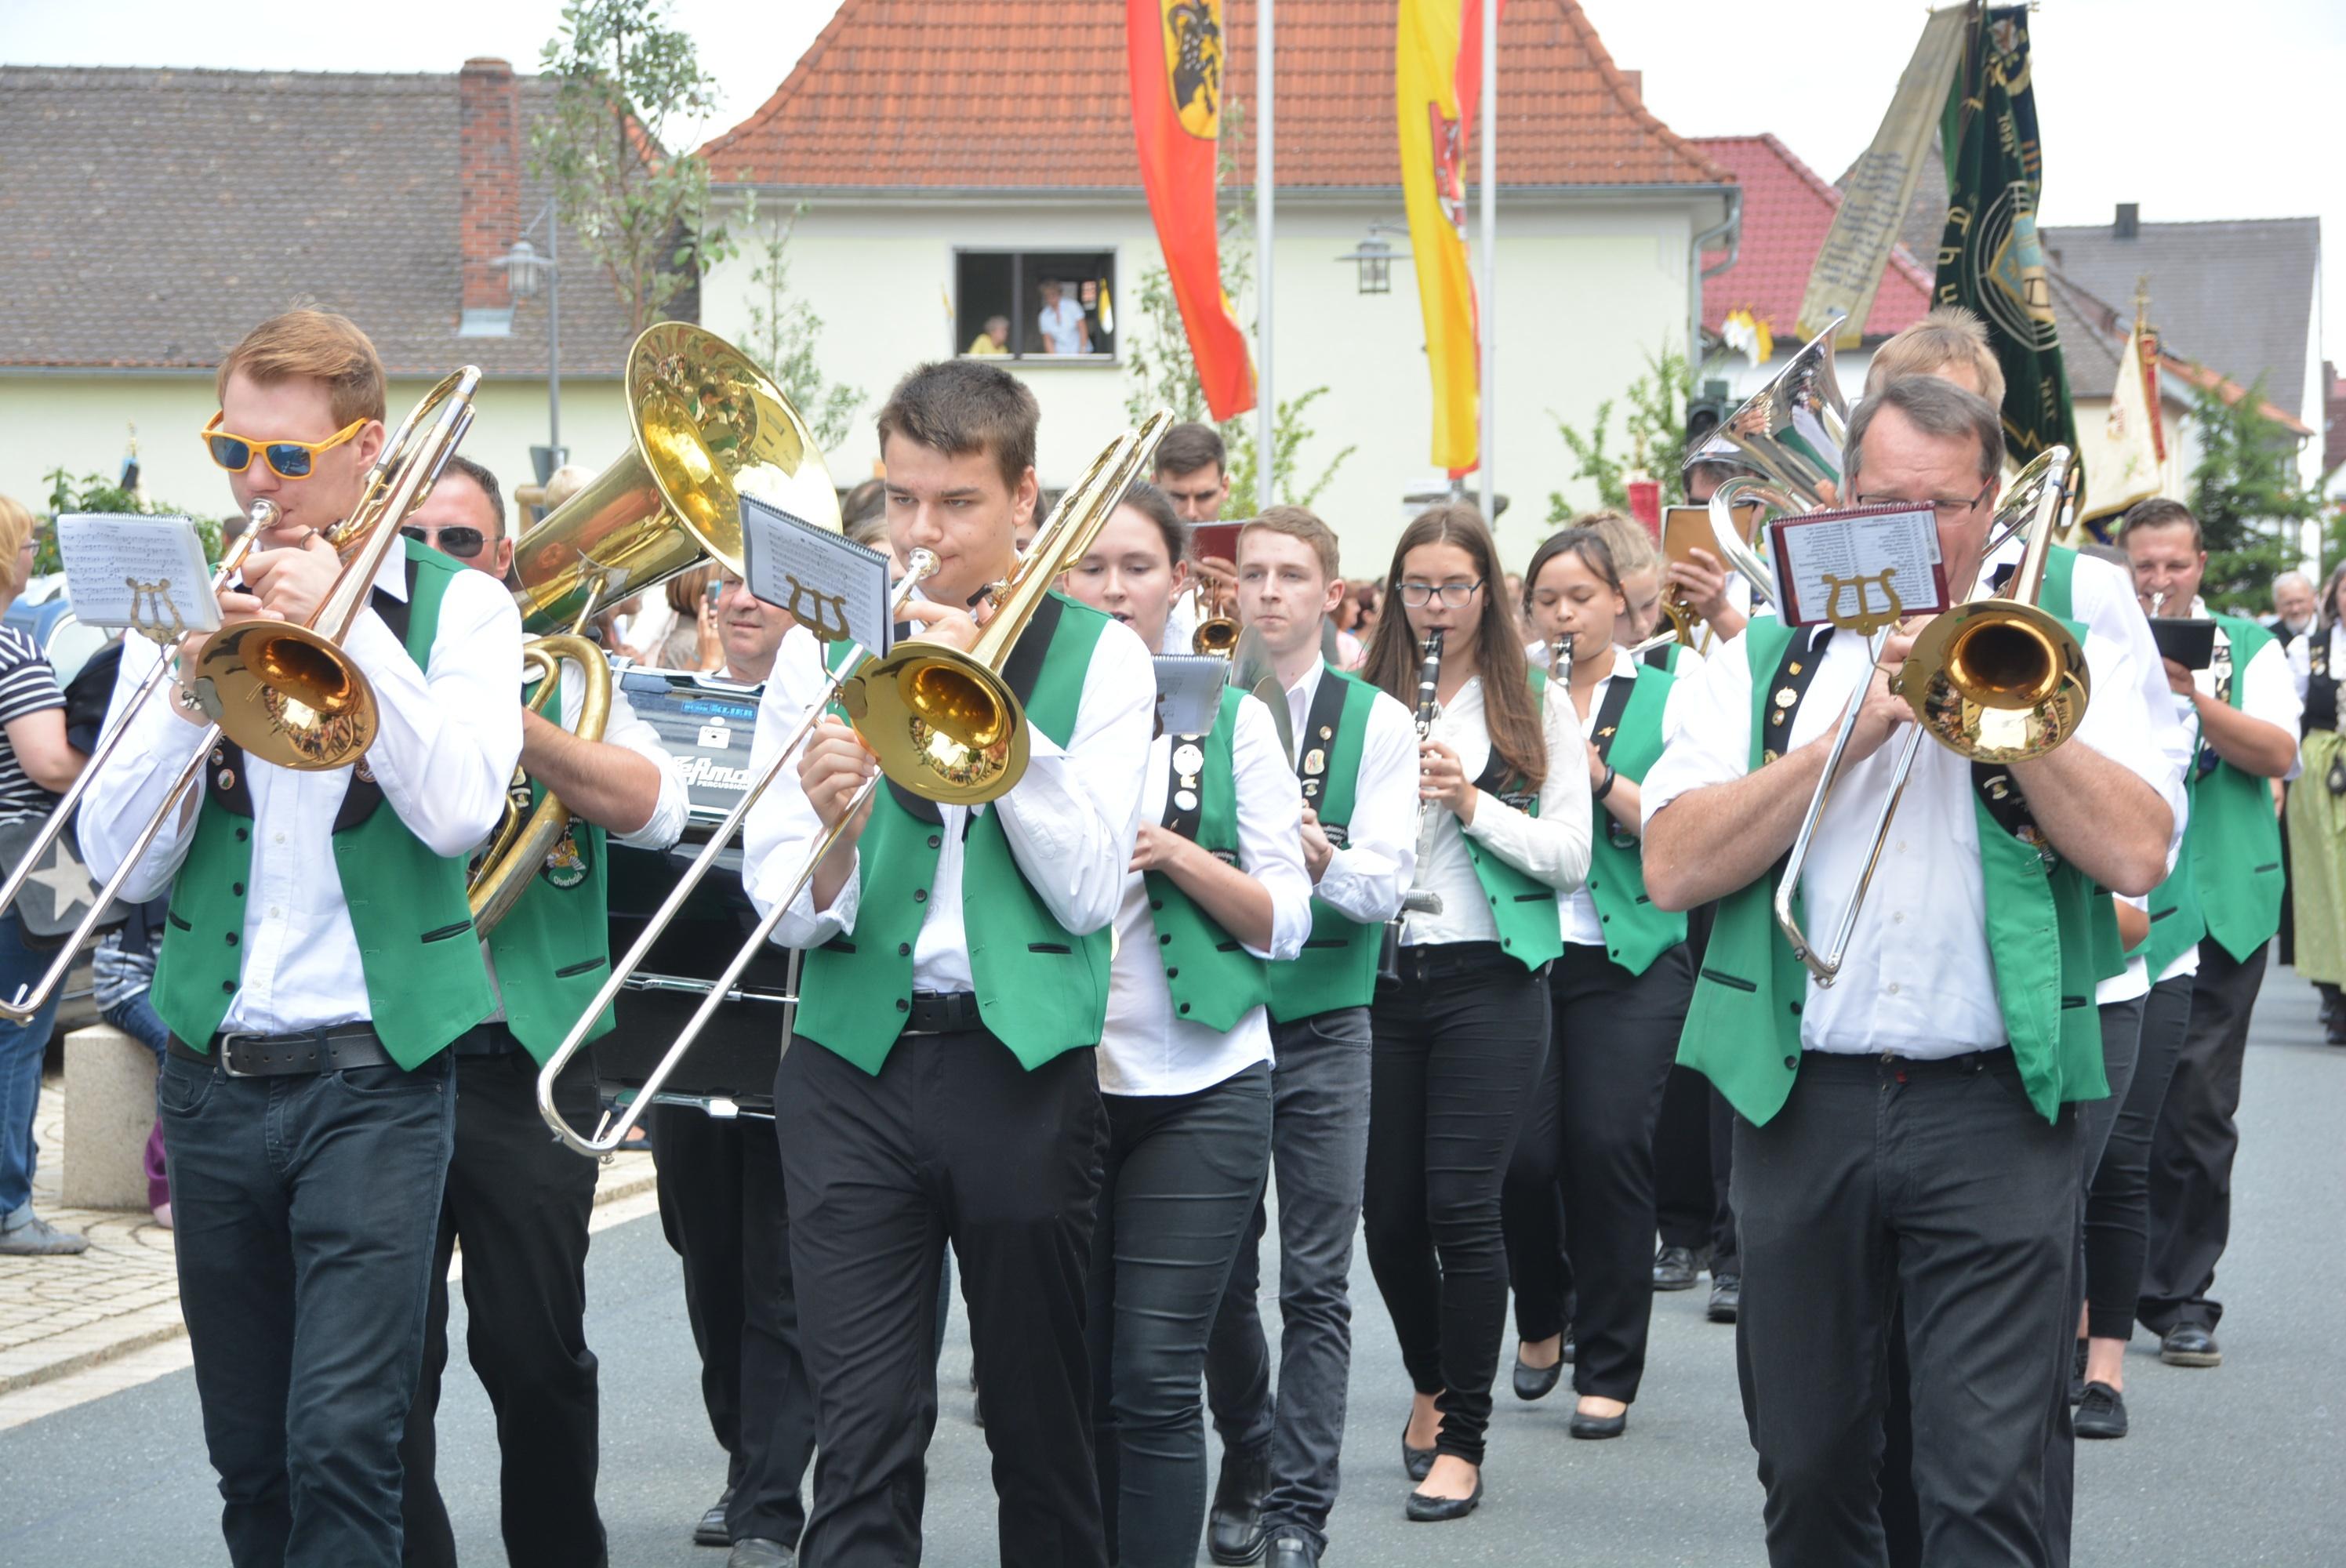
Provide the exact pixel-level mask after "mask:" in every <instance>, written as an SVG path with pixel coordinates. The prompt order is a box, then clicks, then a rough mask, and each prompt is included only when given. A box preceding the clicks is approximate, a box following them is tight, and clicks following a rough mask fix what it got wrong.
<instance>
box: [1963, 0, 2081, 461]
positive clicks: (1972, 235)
mask: <svg viewBox="0 0 2346 1568" xmlns="http://www.w3.org/2000/svg"><path fill="white" fill-rule="evenodd" d="M1973 15H1974V18H1975V20H1974V23H1973V25H1972V29H1971V36H1970V39H1969V42H1968V44H1967V45H1966V46H1965V49H1964V65H1963V69H1962V70H1961V72H1960V73H1958V75H1957V76H1956V77H1955V83H1954V87H1953V90H1952V91H1951V92H1950V93H1949V94H1948V97H1947V108H1946V115H1945V117H1944V120H1943V124H1942V145H1943V147H1944V148H1945V149H1946V153H1947V227H1946V231H1945V232H1944V234H1943V235H1942V236H1941V238H1940V241H1939V277H1938V300H1939V303H1941V304H1943V305H1963V306H1965V307H1968V308H1969V309H1971V310H1973V311H1977V312H1978V313H1979V315H1980V316H1981V318H1982V319H1983V320H1984V321H1986V322H1987V328H1988V336H1989V339H1990V341H1993V342H1994V345H1995V355H1996V359H1997V361H1999V362H2000V363H2001V364H2002V365H2003V366H2004V441H2005V443H2006V445H2007V446H2008V447H2009V449H2010V451H2011V453H2012V460H2013V462H2014V463H2026V462H2027V461H2028V460H2029V459H2031V458H2033V457H2035V455H2036V454H2037V453H2041V452H2043V451H2044V450H2045V448H2046V447H2048V446H2051V445H2054V444H2055V443H2058V444H2060V445H2063V446H2066V447H2068V448H2069V449H2070V450H2071V451H2072V452H2075V451H2076V446H2077V421H2076V412H2075V411H2074V410H2072V409H2071V407H2070V404H2069V375H2068V372H2067V371H2066V370H2064V369H2063V368H2062V364H2061V335H2060V331H2059V330H2058V329H2057V328H2055V325H2054V323H2053V294H2052V289H2051V286H2050V285H2049V284H2048V283H2047V282H2046V281H2045V250H2044V247H2043V246H2042V244H2040V243H2039V241H2038V239H2037V236H2036V203H2037V198H2038V195H2039V194H2040V192H2041V191H2042V190H2043V188H2044V176H2045V151H2044V148H2043V145H2042V144H2041V143H2039V142H2038V140H2037V139H2036V94H2035V85H2034V83H2033V82H2032V80H2031V77H2030V72H2029V61H2028V8H2027V7H2026V6H2025V5H1998V6H1993V7H1986V8H1983V9H1981V10H1978V11H1975V12H1974V14H1973ZM2081 483H2082V480H2081ZM2083 499H2084V498H2083V495H2082V494H2080V496H2079V502H2080V504H2081V505H2082V504H2083Z"/></svg>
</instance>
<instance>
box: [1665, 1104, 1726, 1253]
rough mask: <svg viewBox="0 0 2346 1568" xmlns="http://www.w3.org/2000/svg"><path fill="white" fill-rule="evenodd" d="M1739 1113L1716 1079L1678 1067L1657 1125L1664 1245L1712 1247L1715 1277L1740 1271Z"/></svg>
mask: <svg viewBox="0 0 2346 1568" xmlns="http://www.w3.org/2000/svg"><path fill="white" fill-rule="evenodd" d="M1734 1138H1735V1113H1734V1112H1733V1111H1732V1110H1731V1109H1730V1108H1729V1106H1728V1104H1727V1100H1726V1098H1725V1097H1724V1096H1723V1095H1720V1094H1719V1091H1718V1090H1716V1089H1714V1088H1712V1087H1711V1086H1710V1080H1709V1079H1708V1078H1706V1077H1704V1076H1703V1075H1702V1074H1699V1073H1698V1072H1696V1071H1695V1070H1694V1069H1693V1068H1691V1067H1678V1066H1673V1067H1671V1069H1670V1077H1669V1082H1668V1084H1665V1085H1664V1086H1663V1089H1662V1114H1661V1115H1660V1116H1659V1117H1658V1119H1657V1120H1656V1122H1655V1124H1654V1218H1655V1221H1656V1228H1657V1229H1658V1230H1659V1231H1660V1233H1661V1237H1662V1245H1663V1246H1665V1247H1686V1248H1688V1250H1690V1251H1696V1252H1699V1251H1700V1250H1701V1249H1702V1248H1704V1247H1709V1248H1710V1271H1711V1273H1712V1275H1713V1276H1714V1277H1716V1276H1718V1275H1721V1274H1732V1273H1734V1272H1735V1206H1734V1205H1733V1204H1731V1203H1729V1201H1728V1197H1727V1186H1728V1176H1729V1172H1730V1171H1732V1170H1733V1169H1734V1155H1733V1147H1734Z"/></svg>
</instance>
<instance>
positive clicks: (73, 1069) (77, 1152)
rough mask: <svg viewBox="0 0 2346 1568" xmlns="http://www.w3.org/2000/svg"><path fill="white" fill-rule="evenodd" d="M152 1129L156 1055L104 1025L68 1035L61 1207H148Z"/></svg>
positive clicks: (93, 1026) (134, 1040)
mask: <svg viewBox="0 0 2346 1568" xmlns="http://www.w3.org/2000/svg"><path fill="white" fill-rule="evenodd" d="M154 1125H155V1054H154V1053H153V1052H152V1051H149V1050H148V1049H147V1047H146V1045H145V1044H142V1043H141V1042H140V1041H139V1040H138V1038H137V1037H136V1036H134V1035H129V1034H126V1033H123V1032H122V1031H121V1030H119V1029H116V1028H114V1027H112V1026H111V1025H108V1024H104V1023H93V1024H91V1025H90V1026H89V1027H87V1028H86V1029H76V1030H75V1031H74V1032H73V1033H70V1034H68V1035H66V1126H65V1148H64V1150H63V1156H64V1177H63V1180H62V1183H61V1191H60V1194H59V1196H61V1197H62V1198H63V1199H64V1200H65V1206H66V1207H67V1208H138V1209H143V1208H145V1207H147V1135H148V1132H149V1131H151V1130H152V1129H153V1127H154Z"/></svg>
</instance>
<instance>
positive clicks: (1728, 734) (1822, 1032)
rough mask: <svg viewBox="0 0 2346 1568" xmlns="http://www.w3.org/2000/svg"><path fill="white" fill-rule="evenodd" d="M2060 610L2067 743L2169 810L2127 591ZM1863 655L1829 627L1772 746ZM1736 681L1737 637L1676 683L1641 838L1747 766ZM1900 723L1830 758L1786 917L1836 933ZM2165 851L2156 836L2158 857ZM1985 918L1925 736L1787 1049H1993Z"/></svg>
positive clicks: (2173, 796) (2143, 644)
mask: <svg viewBox="0 0 2346 1568" xmlns="http://www.w3.org/2000/svg"><path fill="white" fill-rule="evenodd" d="M2086 564H2087V563H2086V562H2083V561H2081V562H2080V563H2079V565H2080V566H2081V567H2082V566H2084V565H2086ZM2073 597H2075V596H2073ZM2073 608H2074V610H2075V612H2076V616H2075V618H2077V619H2079V620H2086V621H2087V622H2088V631H2087V635H2086V647H2085V652H2086V668H2087V673H2088V677H2089V678H2090V680H2091V682H2092V688H2093V697H2092V699H2091V700H2090V701H2089V702H2088V704H2087V706H2086V717H2085V719H2084V721H2083V722H2082V723H2081V724H2080V725H2079V726H2078V729H2077V733H2076V735H2075V736H2073V737H2072V738H2070V739H2069V741H2068V742H2067V744H2069V745H2071V746H2086V747H2090V748H2093V749H2094V750H2096V751H2098V752H2100V753H2102V754H2103V755H2104V756H2106V757H2107V758H2109V759H2111V760H2113V761H2115V762H2117V764H2118V765H2119V766H2120V767H2123V768H2124V769H2127V771H2128V772H2130V773H2133V774H2134V775H2135V776H2136V777H2137V778H2139V779H2142V780H2144V781H2145V782H2146V783H2147V784H2149V785H2150V786H2151V788H2152V789H2156V790H2157V791H2158V792H2159V795H2160V797H2161V798H2162V799H2165V800H2166V801H2167V802H2168V806H2169V807H2170V808H2171V809H2174V810H2175V811H2177V812H2178V815H2179V814H2180V812H2181V811H2182V809H2183V800H2182V787H2183V781H2182V778H2181V775H2180V774H2179V772H2178V770H2177V769H2176V767H2175V765H2174V762H2173V760H2172V757H2171V755H2170V754H2169V753H2168V752H2167V751H2164V750H2162V749H2161V748H2160V746H2159V744H2158V742H2159V728H2160V720H2159V718H2158V717H2157V715H2156V714H2154V713H2153V712H2151V711H2150V710H2149V709H2148V708H2147V707H2146V706H2145V700H2144V697H2143V695H2142V693H2143V691H2144V682H2143V680H2142V679H2141V677H2139V675H2138V674H2137V667H2138V665H2139V662H2140V660H2141V659H2142V658H2144V657H2148V658H2150V659H2151V660H2152V661H2153V662H2154V663H2155V662H2156V659H2157V654H2156V650H2155V649H2154V648H2153V647H2151V643H2150V627H2149V625H2148V623H2147V622H2146V621H2145V620H2144V619H2143V617H2142V615H2141V613H2140V611H2139V610H2138V609H2137V608H2135V606H2134V603H2133V600H2132V598H2131V596H2129V597H2128V598H2127V601H2126V604H2125V606H2124V611H2125V613H2123V614H2121V613H2119V606H2117V605H2115V604H2112V605H2110V606H2106V607H2103V608H2102V610H2101V612H2100V613H2099V614H2097V615H2096V616H2091V617H2089V616H2088V615H2087V614H2086V611H2087V608H2088V606H2086V604H2085V603H2082V602H2079V603H2075V604H2074V605H2073ZM2105 627H2106V630H2105ZM1794 636H1802V637H1806V636H1812V634H1811V633H1810V632H1807V631H1801V632H1796V633H1795V634H1794ZM1868 651H1869V650H1868V648H1867V646H1866V639H1865V638H1863V637H1861V636H1854V635H1852V634H1851V633H1848V632H1836V633H1835V634H1834V635H1833V637H1832V640H1831V643H1830V645H1829V646H1828V647H1826V649H1825V652H1824V655H1823V657H1821V658H1819V659H1818V660H1816V663H1815V667H1814V670H1813V673H1812V676H1811V681H1810V684H1809V687H1808V692H1807V695H1806V697H1803V699H1802V700H1801V702H1800V709H1799V711H1798V713H1797V714H1796V715H1795V717H1794V718H1793V721H1792V732H1791V735H1790V738H1789V741H1788V748H1793V747H1800V746H1804V745H1806V744H1808V743H1809V742H1810V741H1811V740H1814V739H1817V738H1819V737H1821V736H1829V735H1831V733H1832V731H1833V730H1834V729H1835V728H1838V727H1839V725H1840V723H1841V716H1842V714H1843V712H1844V710H1845V709H1846V708H1848V706H1849V701H1850V697H1851V694H1852V693H1854V692H1855V691H1856V689H1857V687H1858V685H1859V683H1860V682H1862V681H1865V680H1870V679H1871V678H1872V662H1871V660H1870V659H1869V658H1868V657H1867V655H1868ZM1770 673H1771V674H1772V673H1773V672H1770ZM1751 678H1752V677H1751V669H1750V663H1749V655H1748V654H1747V651H1746V649H1745V647H1744V639H1743V638H1742V637H1740V636H1739V637H1737V638H1735V639H1734V640H1733V641H1732V642H1730V643H1729V645H1728V647H1726V648H1725V649H1723V650H1722V651H1721V652H1720V654H1719V657H1717V658H1714V659H1712V660H1711V661H1710V662H1709V664H1708V665H1707V666H1705V667H1704V669H1703V673H1702V675H1701V676H1700V677H1698V678H1697V679H1696V680H1695V681H1693V682H1692V683H1690V685H1689V686H1688V690H1687V701H1686V706H1685V708H1684V710H1683V713H1682V717H1681V719H1680V724H1679V728H1678V734H1677V736H1676V737H1675V738H1673V740H1672V741H1671V743H1670V745H1669V747H1668V749H1667V750H1666V751H1664V753H1663V754H1662V758H1661V759H1660V760H1659V761H1658V762H1657V763H1656V764H1655V765H1654V767H1653V769H1652V771H1650V772H1649V773H1647V775H1646V781H1645V789H1644V808H1645V818H1646V823H1647V830H1648V832H1649V833H1650V830H1651V828H1652V825H1653V821H1654V819H1655V818H1656V817H1658V816H1659V815H1660V814H1661V813H1662V812H1663V811H1666V810H1668V809H1669V806H1670V803H1671V802H1672V801H1673V800H1675V799H1678V797H1679V796H1681V795H1683V794H1686V793H1687V792H1688V791H1689V790H1692V789H1701V788H1704V787H1706V786H1709V785H1713V784H1722V783H1726V782H1729V781H1730V780H1732V779H1740V778H1742V777H1743V776H1744V775H1745V774H1746V773H1747V772H1749V769H1750V759H1751V724H1752V713H1751V696H1752V694H1751ZM1911 734H1912V730H1911V729H1910V728H1908V727H1907V726H1905V725H1900V726H1899V727H1898V728H1896V729H1894V730H1893V731H1892V733H1891V735H1890V738H1888V739H1887V740H1886V741H1884V742H1883V743H1882V746H1881V747H1880V748H1878V749H1877V750H1876V751H1875V752H1874V753H1873V754H1872V756H1870V757H1868V758H1866V759H1864V760H1863V761H1862V762H1859V763H1856V764H1854V765H1846V764H1845V765H1844V766H1843V768H1842V769H1841V777H1840V779H1839V781H1838V782H1837V784H1836V786H1835V788H1834V789H1833V793H1832V797H1831V800H1830V801H1829V802H1828V803H1827V805H1826V807H1825V809H1824V813H1823V815H1822V817H1821V820H1820V821H1819V823H1818V829H1817V833H1816V837H1815V840H1814V842H1813V844H1812V846H1811V851H1810V855H1809V862H1808V866H1807V868H1806V871H1805V872H1804V874H1803V876H1802V878H1801V884H1800V894H1801V917H1802V921H1803V922H1804V924H1805V927H1806V929H1807V931H1808V932H1809V934H1810V936H1811V937H1812V938H1813V939H1815V940H1816V941H1818V942H1825V941H1829V940H1830V939H1831V933H1832V932H1834V931H1835V930H1836V929H1838V926H1839V922H1840V920H1841V912H1842V911H1843V910H1844V909H1845V908H1846V907H1847V905H1848V902H1849V900H1850V897H1851V894H1852V893H1853V892H1854V891H1856V887H1857V879H1858V874H1859V872H1860V871H1861V870H1862V867H1863V863H1864V860H1865V856H1866V853H1867V850H1869V848H1870V847H1871V846H1870V835H1871V831H1872V826H1873V819H1874V815H1875V813H1876V812H1877V811H1878V810H1879V809H1880V808H1881V803H1882V799H1883V796H1884V795H1885V793H1886V792H1887V790H1888V789H1889V783H1890V778H1891V774H1892V770H1893V769H1894V768H1895V766H1896V763H1897V759H1898V756H1899V754H1900V753H1901V752H1902V751H1903V750H1904V749H1905V744H1906V740H1907V738H1908V737H1909V736H1910V735H1911ZM2172 850H2173V845H2172V843H2171V842H2170V845H2169V851H2170V854H2171V853H2172ZM1986 921H1987V915H1986V891H1985V885H1984V878H1983V874H1982V871H1981V868H1980V844H1979V824H1978V819H1977V815H1976V809H1975V807H1974V790H1973V786H1972V772H1971V764H1970V763H1969V762H1968V761H1966V760H1965V759H1963V758H1962V757H1959V756H1957V755H1956V754H1955V753H1954V752H1953V751H1951V750H1949V749H1948V748H1945V747H1943V746H1940V745H1938V744H1936V743H1934V742H1933V741H1930V740H1927V739H1926V740H1924V741H1923V745H1922V747H1921V749H1920V750H1919V751H1918V752H1917V753H1916V755H1915V759H1914V770H1913V775H1912V777H1911V778H1910V779H1909V780H1908V783H1907V786H1906V793H1905V796H1904V798H1903V799H1902V800H1901V801H1900V803H1899V807H1898V815H1897V816H1896V818H1895V819H1893V820H1892V823H1891V826H1890V834H1889V841H1888V843H1887V844H1886V845H1885V846H1884V847H1883V849H1882V862H1881V865H1880V866H1879V867H1878V868H1877V869H1876V871H1875V873H1874V876H1873V881H1872V889H1871V891H1870V892H1869V894H1868V896H1867V899H1866V901H1865V908H1864V910H1863V912H1862V914H1861V915H1860V916H1859V918H1858V921H1857V922H1856V927H1855V930H1854V931H1853V932H1851V936H1850V942H1849V951H1848V953H1847V955H1846V956H1845V958H1844V960H1843V962H1842V964H1841V975H1840V978H1839V979H1838V980H1837V981H1836V982H1835V983H1833V984H1832V985H1831V986H1819V985H1817V984H1816V983H1815V982H1814V980H1813V979H1811V982H1810V983H1809V985H1808V994H1807V998H1806V1000H1805V1002H1804V1003H1803V1005H1802V1007H1801V1012H1800V1042H1801V1044H1802V1046H1803V1047H1804V1048H1806V1049H1808V1050H1811V1051H1831V1052H1836V1053H1843V1054H1868V1053H1872V1052H1894V1053H1896V1054H1900V1055H1904V1056H1916V1057H1943V1056H1955V1055H1961V1054H1964V1053H1965V1052H1968V1051H1977V1050H1982V1049H1985V1048H1990V1047H1994V1046H1997V1045H2001V1044H2004V1042H2005V1039H2006V1036H2005V1033H2004V1015H2003V1013H2002V1012H2001V1010H2000V1009H1999V1008H1998V1006H1997V1004H1996V993H1995V972H1994V964H1993V962H1992V960H1991V958H1990V956H1989V952H1988V945H1987V924H1986Z"/></svg>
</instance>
